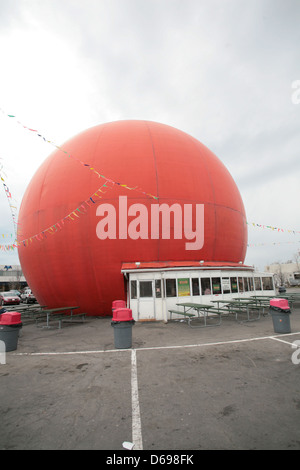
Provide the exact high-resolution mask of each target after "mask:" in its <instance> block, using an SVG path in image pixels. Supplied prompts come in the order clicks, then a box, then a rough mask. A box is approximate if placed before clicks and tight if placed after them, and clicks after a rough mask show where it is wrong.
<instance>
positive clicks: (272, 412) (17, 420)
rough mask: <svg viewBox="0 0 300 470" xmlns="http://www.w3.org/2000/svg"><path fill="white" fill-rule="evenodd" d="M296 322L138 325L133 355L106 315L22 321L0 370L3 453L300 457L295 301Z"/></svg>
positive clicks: (299, 321)
mask: <svg viewBox="0 0 300 470" xmlns="http://www.w3.org/2000/svg"><path fill="white" fill-rule="evenodd" d="M290 321H291V334H284V335H283V334H277V333H275V332H274V328H273V323H272V318H271V317H270V316H269V315H267V316H264V317H261V319H260V320H258V321H253V322H246V323H240V322H237V321H235V319H234V318H233V317H227V318H224V319H223V320H222V324H221V326H217V327H208V328H189V327H188V325H187V323H186V322H185V321H176V322H175V321H174V322H169V323H167V324H164V323H154V322H143V323H136V324H135V325H134V326H133V328H132V348H131V349H126V350H122V349H116V348H115V347H114V330H113V328H112V326H111V318H110V317H107V318H98V317H90V318H87V319H86V321H85V322H84V323H78V324H67V323H66V324H63V327H62V329H44V328H41V327H37V326H36V324H35V323H31V324H27V325H24V326H23V328H22V330H21V335H20V338H19V341H18V348H17V350H16V351H12V352H8V353H6V363H5V364H0V410H1V427H0V449H2V450H6V449H7V450H9V449H70V450H72V449H78V450H79V449H91V450H94V449H99V450H115V451H121V450H124V442H127V443H129V444H130V443H131V444H132V445H133V450H149V451H155V450H183V451H187V452H189V451H192V450H208V449H212V450H216V449H234V450H237V449H270V450H271V449H285V450H288V449H291V450H294V449H300V426H299V421H300V308H299V307H298V306H297V305H295V307H294V309H293V313H292V314H291V316H290ZM297 341H299V343H297ZM298 352H299V354H298Z"/></svg>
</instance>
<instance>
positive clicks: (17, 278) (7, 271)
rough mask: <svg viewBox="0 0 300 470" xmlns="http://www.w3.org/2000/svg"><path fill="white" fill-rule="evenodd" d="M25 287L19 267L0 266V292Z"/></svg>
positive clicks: (24, 280)
mask: <svg viewBox="0 0 300 470" xmlns="http://www.w3.org/2000/svg"><path fill="white" fill-rule="evenodd" d="M26 285H27V283H26V279H25V277H24V275H23V272H22V269H21V266H20V265H10V264H7V265H4V264H2V265H0V290H1V291H6V290H10V289H20V288H23V287H25V286H26Z"/></svg>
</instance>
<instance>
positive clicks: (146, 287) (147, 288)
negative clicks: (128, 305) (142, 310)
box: [140, 281, 152, 297]
mask: <svg viewBox="0 0 300 470" xmlns="http://www.w3.org/2000/svg"><path fill="white" fill-rule="evenodd" d="M140 297H152V281H140Z"/></svg>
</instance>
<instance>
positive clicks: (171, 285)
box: [166, 279, 176, 297]
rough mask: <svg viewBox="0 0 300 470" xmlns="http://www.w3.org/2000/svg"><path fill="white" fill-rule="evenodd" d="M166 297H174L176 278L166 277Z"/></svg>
mask: <svg viewBox="0 0 300 470" xmlns="http://www.w3.org/2000/svg"><path fill="white" fill-rule="evenodd" d="M166 294H167V297H176V279H166Z"/></svg>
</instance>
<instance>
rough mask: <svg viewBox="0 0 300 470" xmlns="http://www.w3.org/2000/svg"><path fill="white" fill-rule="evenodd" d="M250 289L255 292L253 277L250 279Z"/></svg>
mask: <svg viewBox="0 0 300 470" xmlns="http://www.w3.org/2000/svg"><path fill="white" fill-rule="evenodd" d="M248 284H249V289H250V290H252V291H253V290H254V284H253V277H248Z"/></svg>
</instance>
